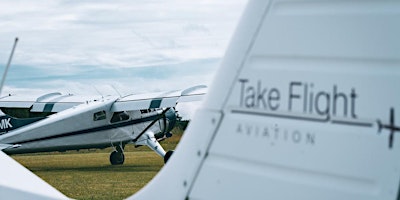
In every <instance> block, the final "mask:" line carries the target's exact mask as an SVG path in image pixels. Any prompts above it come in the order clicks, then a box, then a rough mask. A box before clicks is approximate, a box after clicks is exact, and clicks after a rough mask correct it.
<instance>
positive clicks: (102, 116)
mask: <svg viewBox="0 0 400 200" xmlns="http://www.w3.org/2000/svg"><path fill="white" fill-rule="evenodd" d="M103 119H106V111H104V110H102V111H99V112H97V113H94V114H93V121H99V120H103Z"/></svg>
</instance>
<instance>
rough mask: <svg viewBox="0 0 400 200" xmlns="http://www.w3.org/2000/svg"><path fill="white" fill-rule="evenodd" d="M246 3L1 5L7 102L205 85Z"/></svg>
mask: <svg viewBox="0 0 400 200" xmlns="http://www.w3.org/2000/svg"><path fill="white" fill-rule="evenodd" d="M246 3H247V1H246V0H232V1H222V0H204V1H202V0H169V1H165V0H133V1H132V0H117V1H105V0H99V1H92V0H83V1H66V0H38V1H29V0H3V1H0V68H1V69H0V70H1V73H3V72H2V71H3V69H4V66H5V65H6V63H7V60H8V58H9V55H10V53H11V49H12V45H13V42H14V39H15V37H18V38H19V42H18V45H17V48H16V51H15V54H14V58H13V60H12V64H11V68H10V70H9V73H8V76H7V78H6V80H5V86H4V88H3V93H2V94H3V95H4V94H9V93H11V94H43V93H46V92H55V91H58V92H62V93H72V94H78V95H79V94H84V95H90V94H98V93H99V92H100V93H101V94H103V95H107V94H111V95H117V92H116V91H115V90H114V89H113V87H114V88H116V90H118V93H120V94H122V95H126V94H131V93H145V92H154V91H169V90H176V89H184V88H187V87H190V86H194V85H209V84H210V83H211V81H212V79H213V76H214V74H215V72H216V69H217V68H218V66H219V63H220V62H221V59H222V57H223V55H224V53H225V50H226V48H227V46H228V44H229V41H230V38H231V36H232V35H233V33H234V30H235V28H236V25H237V23H238V20H239V18H240V16H241V14H242V11H243V10H244V8H245V5H246Z"/></svg>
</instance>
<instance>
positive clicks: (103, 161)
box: [12, 130, 182, 199]
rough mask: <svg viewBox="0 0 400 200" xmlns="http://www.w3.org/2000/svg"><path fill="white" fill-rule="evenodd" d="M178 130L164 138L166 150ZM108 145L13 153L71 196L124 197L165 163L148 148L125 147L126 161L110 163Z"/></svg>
mask: <svg viewBox="0 0 400 200" xmlns="http://www.w3.org/2000/svg"><path fill="white" fill-rule="evenodd" d="M181 136H182V131H181V130H174V135H173V136H172V137H171V138H169V139H167V140H165V141H163V142H162V143H161V145H162V146H163V147H164V149H165V150H170V149H175V146H176V145H177V144H178V142H179V140H180V137H181ZM111 151H112V150H111V148H108V149H104V150H95V151H94V150H91V151H88V150H83V151H69V152H65V153H58V152H54V153H38V154H22V155H13V156H12V157H13V158H14V159H15V160H17V161H18V162H19V163H21V164H22V165H24V166H25V167H27V168H28V169H30V170H31V171H32V172H34V173H35V174H36V175H38V176H39V177H41V178H42V179H43V180H45V181H46V182H48V183H49V184H51V185H52V186H54V187H55V188H57V189H58V190H59V191H61V192H62V193H63V194H65V195H66V196H68V197H70V198H74V199H124V198H126V197H129V196H131V195H132V194H134V193H135V192H137V191H138V190H139V189H140V188H142V187H143V186H144V185H146V183H148V182H149V181H150V180H151V179H152V178H153V177H154V176H155V175H156V174H157V172H158V171H159V170H160V169H161V168H162V167H163V166H164V162H163V159H162V158H161V157H159V156H158V155H157V154H156V153H155V152H153V151H151V150H150V149H149V148H148V147H145V146H143V147H139V148H134V147H133V146H132V145H127V146H126V148H125V163H124V164H123V165H117V166H112V165H111V164H110V163H109V156H110V152H111Z"/></svg>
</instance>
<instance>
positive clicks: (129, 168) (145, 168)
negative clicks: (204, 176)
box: [30, 164, 163, 172]
mask: <svg viewBox="0 0 400 200" xmlns="http://www.w3.org/2000/svg"><path fill="white" fill-rule="evenodd" d="M162 167H163V165H141V164H137V165H134V164H130V165H108V166H65V167H54V166H52V167H46V166H43V167H31V168H30V170H32V171H35V172H64V171H80V172H158V171H159V170H160V169H161V168H162Z"/></svg>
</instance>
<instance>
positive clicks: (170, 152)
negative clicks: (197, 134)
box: [164, 151, 174, 163]
mask: <svg viewBox="0 0 400 200" xmlns="http://www.w3.org/2000/svg"><path fill="white" fill-rule="evenodd" d="M173 153H174V151H168V152H167V153H166V154H165V156H164V163H167V162H168V160H169V158H170V157H171V156H172V154H173Z"/></svg>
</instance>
